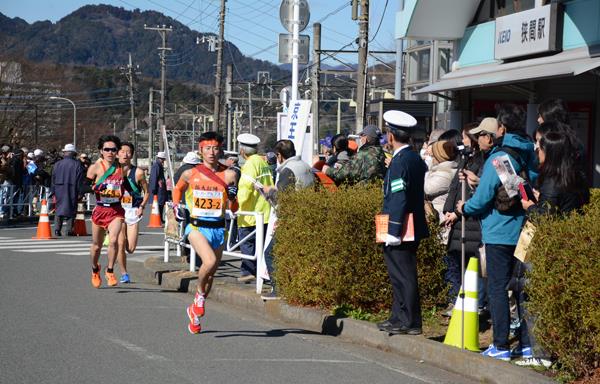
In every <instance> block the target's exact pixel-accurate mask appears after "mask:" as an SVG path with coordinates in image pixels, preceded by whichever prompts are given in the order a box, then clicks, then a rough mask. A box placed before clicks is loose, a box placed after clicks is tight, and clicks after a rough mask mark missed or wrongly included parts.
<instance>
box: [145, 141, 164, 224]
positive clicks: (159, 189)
mask: <svg viewBox="0 0 600 384" xmlns="http://www.w3.org/2000/svg"><path fill="white" fill-rule="evenodd" d="M166 159H167V157H166V155H165V153H164V152H158V153H157V154H156V160H155V161H154V163H152V168H151V169H150V181H149V185H148V187H149V188H150V195H151V196H150V200H151V201H152V202H154V196H156V197H157V198H158V211H159V214H160V221H161V223H164V219H163V217H164V216H163V212H164V209H165V203H166V202H167V195H168V194H167V182H166V180H165V169H164V164H165V160H166Z"/></svg>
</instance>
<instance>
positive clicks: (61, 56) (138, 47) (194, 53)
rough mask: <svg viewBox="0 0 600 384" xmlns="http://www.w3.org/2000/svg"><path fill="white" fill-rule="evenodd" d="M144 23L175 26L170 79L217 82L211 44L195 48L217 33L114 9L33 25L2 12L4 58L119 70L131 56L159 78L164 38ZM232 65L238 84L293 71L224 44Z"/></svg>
mask: <svg viewBox="0 0 600 384" xmlns="http://www.w3.org/2000/svg"><path fill="white" fill-rule="evenodd" d="M144 25H148V26H149V27H150V26H157V25H161V26H162V25H166V26H172V27H173V31H172V32H170V33H168V34H167V46H168V47H170V48H172V51H169V52H168V53H167V76H168V78H169V79H175V80H180V81H189V82H194V83H202V84H213V83H214V72H215V71H214V65H215V64H216V52H209V51H208V43H203V44H196V38H197V37H200V38H202V36H206V37H210V36H213V37H214V34H203V33H201V32H197V31H193V30H191V29H190V28H188V27H187V26H186V25H184V24H181V23H180V22H178V21H177V20H175V19H173V18H170V17H168V16H165V15H164V14H162V13H159V12H155V11H143V12H142V11H140V10H139V9H136V10H133V11H128V10H125V9H124V8H120V7H113V6H109V5H86V6H84V7H81V8H79V9H78V10H76V11H75V12H73V13H71V14H70V15H67V16H65V17H64V18H62V19H61V20H59V21H58V22H57V23H51V22H50V21H38V22H35V23H33V24H29V23H27V22H26V21H24V20H22V19H20V18H17V17H15V18H12V19H11V18H9V17H7V16H5V15H3V14H2V13H0V59H4V60H6V59H7V58H25V59H27V60H31V61H33V62H51V63H58V64H68V65H84V66H95V67H100V68H116V67H119V66H122V65H125V64H127V62H128V53H131V54H132V57H133V62H134V64H137V65H139V66H140V70H141V71H142V73H143V75H144V76H150V77H154V78H157V77H159V76H160V62H159V61H160V60H159V58H158V50H157V48H158V47H159V46H161V44H162V42H161V37H160V35H159V33H158V32H156V31H151V30H144ZM225 27H226V28H227V26H225ZM232 62H233V63H234V65H235V70H234V78H235V79H236V80H240V79H243V80H255V79H256V73H257V72H258V71H270V72H271V78H282V77H285V76H286V75H287V74H288V73H289V72H287V71H285V70H284V69H281V68H279V67H278V66H277V65H275V64H272V63H270V62H267V61H263V60H255V59H252V58H249V57H246V56H244V55H243V54H242V53H241V52H240V51H239V49H238V48H237V47H236V46H235V45H234V44H232V43H230V42H225V43H224V51H223V63H224V65H225V64H228V63H232Z"/></svg>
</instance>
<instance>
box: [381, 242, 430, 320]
mask: <svg viewBox="0 0 600 384" xmlns="http://www.w3.org/2000/svg"><path fill="white" fill-rule="evenodd" d="M418 248H419V242H418V241H411V242H408V243H403V244H400V245H396V246H384V247H383V257H384V259H385V263H386V265H387V269H388V274H389V276H390V282H391V283H392V290H393V304H392V316H391V317H390V321H391V322H393V323H396V322H399V323H400V324H402V325H404V326H405V327H408V328H421V327H422V320H421V300H420V297H419V283H418V281H417V249H418Z"/></svg>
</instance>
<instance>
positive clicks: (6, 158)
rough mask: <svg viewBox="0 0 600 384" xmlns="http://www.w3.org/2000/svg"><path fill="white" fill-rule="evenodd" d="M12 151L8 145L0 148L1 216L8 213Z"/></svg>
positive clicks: (11, 176)
mask: <svg viewBox="0 0 600 384" xmlns="http://www.w3.org/2000/svg"><path fill="white" fill-rule="evenodd" d="M12 156H13V153H12V152H11V149H10V147H9V146H8V145H3V146H2V148H1V149H0V209H1V211H0V215H1V217H2V218H4V217H5V216H7V215H8V214H9V208H8V202H9V199H10V194H11V191H12V188H11V187H10V186H11V185H12V180H13V169H12V164H11V158H12Z"/></svg>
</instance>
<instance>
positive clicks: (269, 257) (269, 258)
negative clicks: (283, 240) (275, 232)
mask: <svg viewBox="0 0 600 384" xmlns="http://www.w3.org/2000/svg"><path fill="white" fill-rule="evenodd" d="M274 246H275V238H272V239H271V242H270V243H269V246H268V247H267V249H265V263H266V264H267V271H268V272H269V278H270V279H271V287H273V292H276V289H275V274H274V273H273V272H275V268H274V266H273V247H274Z"/></svg>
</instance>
